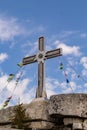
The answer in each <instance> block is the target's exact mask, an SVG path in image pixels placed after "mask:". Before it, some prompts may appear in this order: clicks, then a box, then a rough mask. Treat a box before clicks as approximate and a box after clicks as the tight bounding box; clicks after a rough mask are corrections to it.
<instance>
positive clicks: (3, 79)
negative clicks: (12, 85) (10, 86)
mask: <svg viewBox="0 0 87 130" xmlns="http://www.w3.org/2000/svg"><path fill="white" fill-rule="evenodd" d="M6 85H7V75H4V76H1V77H0V92H1V91H2V90H3V88H4V87H6Z"/></svg>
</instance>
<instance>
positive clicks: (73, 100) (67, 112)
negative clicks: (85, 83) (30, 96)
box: [48, 94, 87, 118]
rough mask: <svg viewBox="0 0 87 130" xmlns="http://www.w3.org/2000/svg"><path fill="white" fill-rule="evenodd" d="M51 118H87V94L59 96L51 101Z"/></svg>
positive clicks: (54, 96)
mask: <svg viewBox="0 0 87 130" xmlns="http://www.w3.org/2000/svg"><path fill="white" fill-rule="evenodd" d="M48 110H49V115H50V116H75V117H83V118H87V94H59V95H53V96H51V97H50V100H49V108H48Z"/></svg>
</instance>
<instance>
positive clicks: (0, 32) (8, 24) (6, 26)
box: [0, 16, 29, 42]
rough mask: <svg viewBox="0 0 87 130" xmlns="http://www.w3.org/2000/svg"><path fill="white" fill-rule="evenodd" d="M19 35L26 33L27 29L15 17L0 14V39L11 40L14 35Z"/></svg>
mask: <svg viewBox="0 0 87 130" xmlns="http://www.w3.org/2000/svg"><path fill="white" fill-rule="evenodd" d="M28 33H29V32H28ZM20 35H24V36H25V35H27V30H26V29H25V28H24V27H23V26H22V25H21V24H20V22H19V21H18V19H17V18H14V17H6V16H0V40H1V41H2V42H3V41H12V40H13V39H14V38H15V37H16V36H20Z"/></svg>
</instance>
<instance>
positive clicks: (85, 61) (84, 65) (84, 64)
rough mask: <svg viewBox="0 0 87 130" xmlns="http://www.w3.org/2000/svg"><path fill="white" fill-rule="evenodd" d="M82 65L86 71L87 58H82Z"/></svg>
mask: <svg viewBox="0 0 87 130" xmlns="http://www.w3.org/2000/svg"><path fill="white" fill-rule="evenodd" d="M80 63H81V64H82V65H83V67H84V68H85V69H87V57H85V56H84V57H82V58H81V60H80Z"/></svg>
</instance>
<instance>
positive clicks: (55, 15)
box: [0, 0, 87, 106]
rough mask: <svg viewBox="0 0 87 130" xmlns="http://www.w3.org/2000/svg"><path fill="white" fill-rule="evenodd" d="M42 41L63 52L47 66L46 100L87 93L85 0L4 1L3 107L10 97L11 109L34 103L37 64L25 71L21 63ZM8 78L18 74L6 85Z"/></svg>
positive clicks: (0, 37)
mask: <svg viewBox="0 0 87 130" xmlns="http://www.w3.org/2000/svg"><path fill="white" fill-rule="evenodd" d="M41 36H44V37H45V47H46V51H47V50H52V49H56V48H62V54H63V55H62V56H61V57H56V58H52V59H49V60H47V61H46V62H45V72H46V74H45V75H46V77H45V87H46V92H47V95H48V98H49V97H50V96H51V95H54V94H62V93H87V1H86V0H84V1H82V0H73V1H70V0H66V1H65V0H0V104H3V102H4V101H5V100H6V99H7V98H8V97H9V96H11V95H12V94H13V98H12V100H11V102H10V103H9V106H10V105H16V104H17V103H18V102H19V99H20V102H23V103H29V102H30V101H31V100H32V99H34V98H35V93H36V88H37V82H38V76H37V69H38V63H34V64H30V65H26V66H25V67H24V68H23V69H22V70H21V69H20V67H19V66H17V63H19V62H21V61H22V59H23V57H25V56H30V55H33V54H37V53H38V38H39V37H41ZM61 63H62V64H63V69H60V64H61ZM21 71H22V76H21V79H20V81H19V83H18V85H17V86H16V89H14V88H15V83H16V79H17V76H18V74H19V75H20V73H21ZM9 74H15V78H14V79H13V80H12V81H11V82H9V83H8V82H7V79H8V77H9ZM67 79H68V81H69V82H68V83H67ZM14 90H15V91H14Z"/></svg>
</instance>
